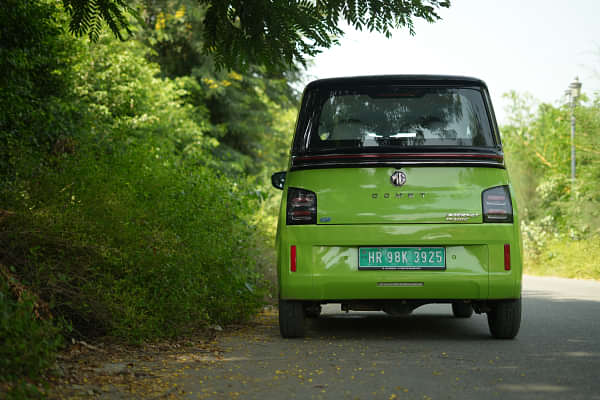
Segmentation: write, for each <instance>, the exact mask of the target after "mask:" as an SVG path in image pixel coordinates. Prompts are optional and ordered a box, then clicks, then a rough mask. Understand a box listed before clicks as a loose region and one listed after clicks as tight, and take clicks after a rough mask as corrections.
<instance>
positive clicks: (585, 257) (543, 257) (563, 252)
mask: <svg viewBox="0 0 600 400" xmlns="http://www.w3.org/2000/svg"><path fill="white" fill-rule="evenodd" d="M599 260H600V239H599V238H597V237H591V238H588V239H584V240H570V239H552V240H550V241H548V242H547V243H546V245H545V246H544V248H543V250H541V251H540V253H539V255H534V254H532V255H531V256H528V254H527V252H526V253H525V273H526V274H530V275H541V276H558V277H563V278H573V279H596V280H600V263H599V262H598V261H599Z"/></svg>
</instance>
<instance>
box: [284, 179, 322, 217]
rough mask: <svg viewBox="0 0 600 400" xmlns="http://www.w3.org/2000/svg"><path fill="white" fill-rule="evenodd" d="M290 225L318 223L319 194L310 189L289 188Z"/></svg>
mask: <svg viewBox="0 0 600 400" xmlns="http://www.w3.org/2000/svg"><path fill="white" fill-rule="evenodd" d="M286 223H287V224H288V225H302V224H316V223H317V195H316V194H314V193H313V192H311V191H310V190H304V189H296V188H289V189H288V194H287V219H286Z"/></svg>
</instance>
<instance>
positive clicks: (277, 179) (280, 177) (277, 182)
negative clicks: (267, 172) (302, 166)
mask: <svg viewBox="0 0 600 400" xmlns="http://www.w3.org/2000/svg"><path fill="white" fill-rule="evenodd" d="M285 174H286V172H285V171H280V172H275V173H274V174H273V175H271V183H272V184H273V186H275V187H276V188H277V189H280V190H283V185H284V184H285Z"/></svg>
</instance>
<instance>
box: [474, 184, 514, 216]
mask: <svg viewBox="0 0 600 400" xmlns="http://www.w3.org/2000/svg"><path fill="white" fill-rule="evenodd" d="M481 198H482V203H483V222H512V221H513V212H512V203H511V201H510V193H509V191H508V186H496V187H493V188H491V189H487V190H485V191H484V192H483V195H482V196H481Z"/></svg>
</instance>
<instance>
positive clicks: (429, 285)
mask: <svg viewBox="0 0 600 400" xmlns="http://www.w3.org/2000/svg"><path fill="white" fill-rule="evenodd" d="M281 228H282V229H281V231H280V232H279V234H278V239H277V250H278V278H279V289H280V296H281V298H282V299H286V300H309V301H322V302H327V301H338V300H339V301H342V300H363V299H364V300H366V299H368V300H405V299H406V300H409V299H414V300H418V299H422V300H442V301H443V300H458V299H464V300H488V299H490V300H491V299H513V298H519V297H520V296H521V278H522V257H521V245H520V238H519V233H518V230H517V229H516V228H515V226H514V225H513V224H453V225H448V224H405V225H393V224H389V225H388V224H381V225H304V226H283V227H281ZM505 244H509V245H510V248H511V252H510V270H508V271H507V270H505V263H504V245H505ZM291 246H296V271H295V272H292V271H291V269H290V255H291V252H290V247H291ZM360 246H443V247H444V248H445V249H446V269H445V270H442V271H422V270H418V271H412V270H411V271H406V270H393V271H389V270H387V271H382V270H373V271H371V270H368V271H365V270H359V269H358V247H360Z"/></svg>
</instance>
